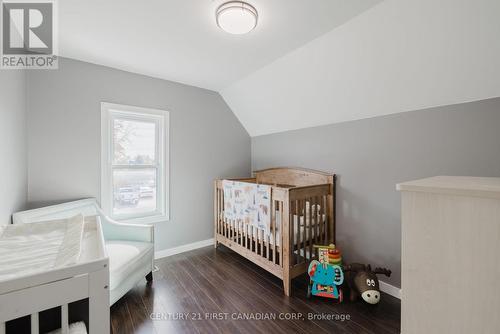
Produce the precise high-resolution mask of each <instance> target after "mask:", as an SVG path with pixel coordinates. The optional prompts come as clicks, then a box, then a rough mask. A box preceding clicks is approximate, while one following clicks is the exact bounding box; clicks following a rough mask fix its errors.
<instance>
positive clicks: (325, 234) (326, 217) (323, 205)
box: [321, 196, 329, 244]
mask: <svg viewBox="0 0 500 334" xmlns="http://www.w3.org/2000/svg"><path fill="white" fill-rule="evenodd" d="M327 201H328V197H327V196H323V203H322V207H323V208H324V209H323V215H324V216H325V218H324V219H323V217H321V220H322V221H323V230H324V231H323V233H324V236H323V238H324V241H323V243H324V244H327V243H328V225H329V222H328V216H327V210H326V205H327Z"/></svg>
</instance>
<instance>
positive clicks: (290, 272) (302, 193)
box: [214, 167, 335, 296]
mask: <svg viewBox="0 0 500 334" xmlns="http://www.w3.org/2000/svg"><path fill="white" fill-rule="evenodd" d="M254 174H255V177H254V178H243V179H231V181H241V182H248V183H257V184H267V185H270V186H271V211H270V212H271V225H270V233H267V232H265V231H264V230H263V229H257V228H256V227H254V226H253V225H251V224H245V223H244V222H242V221H235V220H229V219H227V218H225V216H224V191H223V180H216V181H215V192H214V232H215V238H214V240H215V247H217V245H218V244H219V243H221V244H223V245H225V246H227V247H229V248H231V249H232V250H234V251H235V252H237V253H239V254H240V255H242V256H243V257H245V258H247V259H248V260H250V261H252V262H254V263H255V264H257V265H259V266H260V267H262V268H264V269H265V270H267V271H269V272H270V273H272V274H274V275H275V276H277V277H279V278H280V279H281V280H283V288H284V292H285V294H286V295H287V296H289V295H290V290H291V286H290V283H291V280H292V279H293V278H294V277H297V276H299V275H301V274H303V273H305V272H306V271H307V265H308V263H309V261H310V260H312V259H314V258H315V257H316V254H315V251H314V249H313V245H314V244H330V243H335V174H330V173H324V172H320V171H315V170H309V169H301V168H286V167H280V168H270V169H265V170H260V171H256V172H254Z"/></svg>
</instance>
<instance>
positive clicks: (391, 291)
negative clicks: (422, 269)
mask: <svg viewBox="0 0 500 334" xmlns="http://www.w3.org/2000/svg"><path fill="white" fill-rule="evenodd" d="M213 244H214V239H213V238H211V239H207V240H201V241H197V242H193V243H190V244H186V245H182V246H177V247H173V248H168V249H162V250H160V251H157V252H155V259H161V258H164V257H169V256H172V255H175V254H180V253H184V252H189V251H191V250H194V249H198V248H203V247H207V246H211V245H213ZM378 283H379V286H380V291H382V292H385V293H387V294H388V295H391V296H393V297H395V298H398V299H401V289H400V288H397V287H395V286H394V285H391V284H389V283H386V282H384V281H380V280H379V281H378Z"/></svg>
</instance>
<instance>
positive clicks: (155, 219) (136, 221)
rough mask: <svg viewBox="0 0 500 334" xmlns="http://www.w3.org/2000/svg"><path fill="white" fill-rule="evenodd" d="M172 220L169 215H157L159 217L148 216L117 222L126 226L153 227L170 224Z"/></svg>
mask: <svg viewBox="0 0 500 334" xmlns="http://www.w3.org/2000/svg"><path fill="white" fill-rule="evenodd" d="M169 220H170V219H169V217H168V216H167V215H157V216H148V217H140V218H128V219H120V220H117V221H118V222H120V223H126V224H146V225H152V224H157V223H163V222H168V221H169Z"/></svg>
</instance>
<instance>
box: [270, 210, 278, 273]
mask: <svg viewBox="0 0 500 334" xmlns="http://www.w3.org/2000/svg"><path fill="white" fill-rule="evenodd" d="M270 243H271V244H272V246H273V248H272V250H271V261H273V263H274V264H276V201H274V200H272V201H271V240H270ZM269 246H271V245H269Z"/></svg>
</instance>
